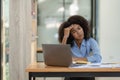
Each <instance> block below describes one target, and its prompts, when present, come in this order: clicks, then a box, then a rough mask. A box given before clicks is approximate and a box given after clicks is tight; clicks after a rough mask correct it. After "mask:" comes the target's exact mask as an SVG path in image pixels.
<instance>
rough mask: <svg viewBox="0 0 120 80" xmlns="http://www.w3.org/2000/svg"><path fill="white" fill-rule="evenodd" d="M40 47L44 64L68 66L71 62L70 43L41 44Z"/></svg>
mask: <svg viewBox="0 0 120 80" xmlns="http://www.w3.org/2000/svg"><path fill="white" fill-rule="evenodd" d="M42 48H43V54H44V62H45V64H46V65H49V66H66V67H68V66H70V65H71V64H72V52H71V48H70V45H62V44H42Z"/></svg>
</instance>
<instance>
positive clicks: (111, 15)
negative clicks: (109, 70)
mask: <svg viewBox="0 0 120 80" xmlns="http://www.w3.org/2000/svg"><path fill="white" fill-rule="evenodd" d="M98 4H99V5H98V7H99V9H98V16H97V17H98V32H99V44H100V49H101V54H102V57H103V60H102V62H120V42H119V41H120V31H119V30H120V0H99V3H98ZM96 80H120V78H118V77H117V78H111V77H107V78H104V77H103V78H96Z"/></svg>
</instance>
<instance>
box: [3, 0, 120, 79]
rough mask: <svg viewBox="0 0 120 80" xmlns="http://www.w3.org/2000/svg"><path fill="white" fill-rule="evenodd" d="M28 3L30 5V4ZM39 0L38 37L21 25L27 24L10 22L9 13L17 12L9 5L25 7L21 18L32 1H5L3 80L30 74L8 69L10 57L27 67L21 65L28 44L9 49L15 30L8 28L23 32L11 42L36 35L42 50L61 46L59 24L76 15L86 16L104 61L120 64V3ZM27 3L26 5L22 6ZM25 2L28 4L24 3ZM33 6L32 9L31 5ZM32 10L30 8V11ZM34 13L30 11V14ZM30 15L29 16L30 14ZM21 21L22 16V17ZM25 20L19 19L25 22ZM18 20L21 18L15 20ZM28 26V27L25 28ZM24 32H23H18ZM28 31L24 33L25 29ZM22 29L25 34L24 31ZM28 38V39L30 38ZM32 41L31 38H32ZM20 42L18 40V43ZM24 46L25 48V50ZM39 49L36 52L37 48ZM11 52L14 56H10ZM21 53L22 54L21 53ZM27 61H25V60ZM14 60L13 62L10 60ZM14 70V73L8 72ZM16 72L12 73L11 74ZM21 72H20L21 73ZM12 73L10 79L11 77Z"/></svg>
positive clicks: (82, 0)
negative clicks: (50, 45) (44, 45)
mask: <svg viewBox="0 0 120 80" xmlns="http://www.w3.org/2000/svg"><path fill="white" fill-rule="evenodd" d="M27 1H29V3H27ZM36 1H37V4H36V5H37V16H36V14H35V13H34V10H33V12H32V13H30V14H32V19H36V20H37V31H36V32H37V33H36V35H33V34H32V33H30V32H29V31H30V28H29V27H30V26H26V25H25V26H23V25H21V24H27V23H24V22H20V21H19V20H18V21H16V22H18V23H17V24H16V25H12V26H9V24H11V23H10V22H9V20H12V19H9V17H10V16H9V14H10V13H9V12H10V11H9V10H11V12H13V13H14V9H11V8H9V7H11V5H9V4H12V5H14V4H19V5H14V6H16V9H17V6H19V7H18V8H20V7H21V5H24V6H25V7H24V6H23V7H24V8H21V9H20V10H19V9H18V12H21V13H20V15H22V10H23V11H24V9H26V10H27V8H28V7H26V4H27V5H28V4H31V1H30V0H26V1H24V0H21V1H14V0H11V1H9V0H3V2H2V3H3V43H4V45H3V47H4V48H3V49H4V51H3V79H4V80H10V79H14V80H16V79H17V78H19V77H17V76H16V77H13V75H19V76H22V77H23V78H22V79H24V80H26V79H27V76H26V75H27V73H26V72H25V71H24V68H23V67H22V69H21V70H23V72H19V73H16V74H13V73H14V71H13V70H9V64H10V63H11V64H13V63H12V62H10V61H9V60H10V58H9V55H14V54H15V57H14V59H19V60H18V62H16V63H18V64H19V65H20V64H22V65H21V66H26V64H25V63H22V59H21V58H25V57H23V56H25V54H23V53H24V52H25V49H23V48H25V47H24V46H23V44H26V43H25V41H24V40H23V41H21V42H20V44H19V45H17V46H21V47H20V48H21V49H20V50H18V49H19V48H14V47H15V46H16V45H15V44H14V46H13V45H12V48H9V44H12V43H10V42H9V39H10V40H11V37H10V36H9V33H14V32H16V30H14V31H9V29H11V30H13V28H17V27H18V28H17V30H18V31H20V32H19V34H20V33H22V32H25V35H23V34H24V33H22V34H21V35H20V36H17V37H14V36H12V39H14V40H18V37H19V39H20V38H21V36H23V39H25V37H24V36H27V35H29V34H32V36H35V39H37V48H41V44H43V43H58V39H57V37H58V34H57V33H58V27H59V25H60V24H61V23H62V22H63V21H65V20H66V19H67V18H68V17H69V16H71V15H74V14H79V15H82V16H84V17H85V18H86V19H87V20H88V21H89V25H90V26H91V28H92V30H91V31H92V34H91V36H93V37H94V38H95V39H96V40H97V41H98V43H99V45H100V49H101V54H102V57H103V60H102V62H120V58H119V56H120V54H119V53H120V49H119V48H120V43H119V41H120V36H119V35H120V31H119V29H120V24H119V23H120V15H119V14H120V10H119V7H120V5H119V4H120V0H36ZM22 3H24V4H22ZM25 3H26V4H25ZM30 7H31V6H30ZM28 10H31V9H28ZM30 12H31V11H30ZM14 16H17V13H14ZM28 16H29V15H28ZM28 16H27V17H26V16H24V18H28ZM19 18H20V16H19ZM24 18H23V17H22V18H21V19H20V20H22V19H24ZM13 19H14V17H13ZM16 19H18V18H16ZM25 27H26V28H25ZM19 29H21V30H19ZM23 29H25V30H23ZM22 30H23V31H22ZM28 39H29V38H28ZM30 39H31V37H30ZM18 42H19V41H18ZM22 46H23V47H22ZM9 49H17V50H15V51H16V52H17V53H20V54H17V53H15V52H13V53H12V51H9ZM36 50H37V49H36ZM10 52H11V53H10ZM21 52H22V53H21ZM28 52H29V51H26V52H25V53H28ZM19 55H20V58H18V56H19ZM35 55H36V57H37V61H42V60H43V57H42V55H43V54H41V53H39V52H38V53H37V51H36V53H35ZM23 60H26V59H23ZM11 61H12V60H11ZM13 68H15V69H16V70H17V69H18V66H13ZM9 71H11V72H9ZM12 71H13V72H12ZM18 71H19V70H18ZM21 73H24V74H26V75H24V74H23V75H22V74H21ZM10 74H12V75H11V76H9V75H10ZM46 79H47V80H63V78H46ZM37 80H43V78H37ZM96 80H120V78H111V77H110V78H109V77H107V78H104V77H103V78H99V77H97V78H96Z"/></svg>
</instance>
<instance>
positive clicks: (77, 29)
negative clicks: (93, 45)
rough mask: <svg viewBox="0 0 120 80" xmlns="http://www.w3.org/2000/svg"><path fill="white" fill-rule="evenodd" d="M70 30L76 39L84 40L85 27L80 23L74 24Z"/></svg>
mask: <svg viewBox="0 0 120 80" xmlns="http://www.w3.org/2000/svg"><path fill="white" fill-rule="evenodd" d="M70 32H71V34H72V36H73V37H74V39H75V40H82V39H83V38H84V31H83V28H82V27H81V26H80V25H78V24H73V27H72V29H71V31H70Z"/></svg>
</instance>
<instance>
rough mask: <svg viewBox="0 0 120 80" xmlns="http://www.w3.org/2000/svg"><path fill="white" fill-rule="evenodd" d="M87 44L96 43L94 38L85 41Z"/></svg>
mask: <svg viewBox="0 0 120 80" xmlns="http://www.w3.org/2000/svg"><path fill="white" fill-rule="evenodd" d="M87 42H89V43H96V42H97V41H96V40H95V39H94V38H92V37H90V38H89V39H88V40H87Z"/></svg>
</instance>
